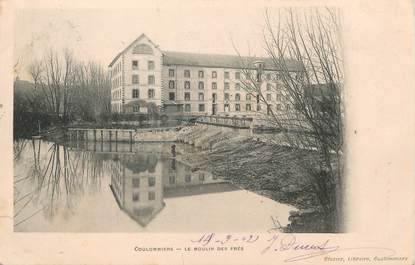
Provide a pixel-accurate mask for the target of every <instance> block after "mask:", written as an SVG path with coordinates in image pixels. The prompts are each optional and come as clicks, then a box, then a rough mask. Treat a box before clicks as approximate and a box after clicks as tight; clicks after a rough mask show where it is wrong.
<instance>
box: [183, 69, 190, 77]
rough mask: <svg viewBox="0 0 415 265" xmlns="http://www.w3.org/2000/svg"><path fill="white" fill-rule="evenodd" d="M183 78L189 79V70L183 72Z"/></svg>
mask: <svg viewBox="0 0 415 265" xmlns="http://www.w3.org/2000/svg"><path fill="white" fill-rule="evenodd" d="M184 77H186V78H190V70H184Z"/></svg>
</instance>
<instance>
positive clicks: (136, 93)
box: [132, 88, 156, 99]
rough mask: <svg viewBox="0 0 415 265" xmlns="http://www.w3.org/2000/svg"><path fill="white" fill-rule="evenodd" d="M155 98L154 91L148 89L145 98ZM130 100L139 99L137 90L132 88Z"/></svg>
mask: <svg viewBox="0 0 415 265" xmlns="http://www.w3.org/2000/svg"><path fill="white" fill-rule="evenodd" d="M155 96H156V92H155V91H154V89H152V88H150V89H148V92H147V98H148V99H153V98H154V97H155ZM132 98H140V91H139V90H138V89H137V88H134V89H133V90H132Z"/></svg>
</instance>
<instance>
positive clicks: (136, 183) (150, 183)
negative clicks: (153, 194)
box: [132, 177, 156, 188]
mask: <svg viewBox="0 0 415 265" xmlns="http://www.w3.org/2000/svg"><path fill="white" fill-rule="evenodd" d="M143 179H144V178H143ZM147 181H148V182H147V183H148V186H149V187H154V186H155V185H156V178H155V177H148V178H147ZM132 185H133V188H139V187H140V178H133V179H132Z"/></svg>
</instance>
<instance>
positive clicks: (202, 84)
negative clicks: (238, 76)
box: [169, 80, 241, 90]
mask: <svg viewBox="0 0 415 265" xmlns="http://www.w3.org/2000/svg"><path fill="white" fill-rule="evenodd" d="M169 88H170V89H175V88H176V81H173V80H170V81H169ZM198 88H199V89H205V82H203V81H199V83H198ZM184 89H190V81H184ZM212 89H213V90H215V89H218V83H216V82H212ZM224 89H225V90H229V89H230V84H229V82H225V83H224ZM235 89H236V90H240V89H241V84H240V83H235Z"/></svg>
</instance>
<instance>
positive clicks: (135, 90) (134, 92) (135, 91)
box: [133, 89, 138, 98]
mask: <svg viewBox="0 0 415 265" xmlns="http://www.w3.org/2000/svg"><path fill="white" fill-rule="evenodd" d="M133 98H138V89H133Z"/></svg>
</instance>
